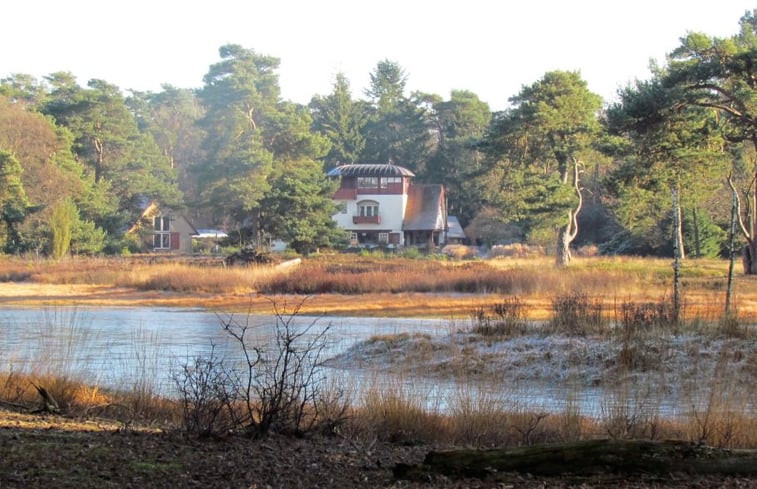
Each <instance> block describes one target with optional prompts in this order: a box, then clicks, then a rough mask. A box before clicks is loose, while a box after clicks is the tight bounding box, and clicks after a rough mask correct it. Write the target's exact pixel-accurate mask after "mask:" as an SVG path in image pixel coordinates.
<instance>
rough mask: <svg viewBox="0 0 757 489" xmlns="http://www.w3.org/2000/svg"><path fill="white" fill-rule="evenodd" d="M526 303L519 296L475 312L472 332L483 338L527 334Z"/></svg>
mask: <svg viewBox="0 0 757 489" xmlns="http://www.w3.org/2000/svg"><path fill="white" fill-rule="evenodd" d="M526 318H527V313H526V307H525V303H524V302H523V301H522V300H521V299H520V298H519V297H517V296H512V297H508V298H506V299H504V300H503V301H502V302H498V303H496V304H494V305H493V306H491V308H490V309H488V310H487V309H485V308H483V307H481V308H478V309H476V310H475V311H474V312H473V328H472V329H471V332H473V333H476V334H480V335H482V336H512V335H514V334H523V333H525V332H526V326H527V325H528V322H527V320H526Z"/></svg>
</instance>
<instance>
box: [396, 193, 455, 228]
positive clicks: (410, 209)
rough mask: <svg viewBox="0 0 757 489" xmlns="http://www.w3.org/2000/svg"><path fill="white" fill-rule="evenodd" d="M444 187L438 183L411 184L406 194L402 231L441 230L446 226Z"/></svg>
mask: <svg viewBox="0 0 757 489" xmlns="http://www.w3.org/2000/svg"><path fill="white" fill-rule="evenodd" d="M445 214H446V209H445V206H444V187H443V186H442V185H438V184H425V185H411V186H410V189H409V191H408V195H407V207H406V208H405V220H404V221H403V223H402V229H403V230H404V231H431V230H433V231H442V230H444V228H445V226H446V217H445Z"/></svg>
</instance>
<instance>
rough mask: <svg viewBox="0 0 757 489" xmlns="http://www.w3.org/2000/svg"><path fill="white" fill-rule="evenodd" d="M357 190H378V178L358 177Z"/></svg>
mask: <svg viewBox="0 0 757 489" xmlns="http://www.w3.org/2000/svg"><path fill="white" fill-rule="evenodd" d="M357 188H378V177H357Z"/></svg>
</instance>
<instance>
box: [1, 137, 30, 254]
mask: <svg viewBox="0 0 757 489" xmlns="http://www.w3.org/2000/svg"><path fill="white" fill-rule="evenodd" d="M22 171H23V170H22V168H21V165H20V164H19V163H18V160H16V158H15V157H14V156H13V155H12V154H11V153H10V152H8V151H5V150H3V149H0V244H2V249H3V251H5V252H6V253H16V252H19V251H23V242H22V239H21V235H20V234H19V232H18V226H19V224H21V223H22V222H23V221H24V218H25V217H26V214H27V211H28V208H29V201H28V200H27V198H26V192H24V186H23V184H22V183H21V173H22Z"/></svg>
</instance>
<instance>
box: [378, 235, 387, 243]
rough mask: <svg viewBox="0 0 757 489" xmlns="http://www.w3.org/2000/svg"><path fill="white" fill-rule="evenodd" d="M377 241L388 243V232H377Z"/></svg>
mask: <svg viewBox="0 0 757 489" xmlns="http://www.w3.org/2000/svg"><path fill="white" fill-rule="evenodd" d="M378 242H379V244H388V243H389V233H378Z"/></svg>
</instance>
